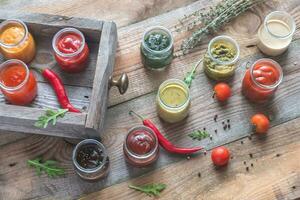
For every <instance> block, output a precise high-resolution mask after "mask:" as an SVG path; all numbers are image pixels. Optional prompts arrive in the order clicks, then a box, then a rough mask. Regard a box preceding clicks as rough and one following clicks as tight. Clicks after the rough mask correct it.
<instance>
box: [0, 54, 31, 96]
mask: <svg viewBox="0 0 300 200" xmlns="http://www.w3.org/2000/svg"><path fill="white" fill-rule="evenodd" d="M12 64H19V65H21V66H22V67H24V68H25V71H26V76H25V78H24V80H23V81H22V82H21V83H20V84H19V85H17V86H15V87H10V86H6V85H4V84H3V83H2V82H1V81H0V88H2V89H4V90H7V91H16V90H18V89H20V88H21V87H23V86H24V85H25V84H26V82H27V81H28V79H29V69H28V67H27V65H26V64H25V63H24V62H23V61H21V60H17V59H10V60H7V61H5V62H4V63H2V64H1V65H0V71H1V70H2V68H4V67H7V66H10V65H12Z"/></svg>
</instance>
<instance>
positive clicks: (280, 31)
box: [257, 11, 296, 56]
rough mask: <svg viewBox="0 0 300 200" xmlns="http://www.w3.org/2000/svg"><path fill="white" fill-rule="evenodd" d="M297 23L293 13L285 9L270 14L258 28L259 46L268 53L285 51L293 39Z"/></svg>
mask: <svg viewBox="0 0 300 200" xmlns="http://www.w3.org/2000/svg"><path fill="white" fill-rule="evenodd" d="M295 30H296V24H295V21H294V19H293V18H292V16H291V15H289V14H288V13H286V12H283V11H274V12H271V13H270V14H268V15H267V16H266V18H265V20H264V23H263V24H262V25H261V27H260V28H259V30H258V39H259V42H258V45H257V46H258V48H259V49H260V50H261V51H262V52H263V53H264V54H266V55H269V56H278V55H280V54H282V53H284V52H285V51H286V50H287V48H288V46H289V44H290V43H291V41H292V37H293V34H294V33H295Z"/></svg>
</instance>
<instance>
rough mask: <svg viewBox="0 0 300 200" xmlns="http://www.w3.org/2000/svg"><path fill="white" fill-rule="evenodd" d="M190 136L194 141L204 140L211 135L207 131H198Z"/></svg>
mask: <svg viewBox="0 0 300 200" xmlns="http://www.w3.org/2000/svg"><path fill="white" fill-rule="evenodd" d="M188 136H189V137H190V138H192V139H193V140H202V139H204V138H207V137H209V136H210V134H209V133H208V132H207V131H202V130H196V131H193V132H191V133H190V134H188Z"/></svg>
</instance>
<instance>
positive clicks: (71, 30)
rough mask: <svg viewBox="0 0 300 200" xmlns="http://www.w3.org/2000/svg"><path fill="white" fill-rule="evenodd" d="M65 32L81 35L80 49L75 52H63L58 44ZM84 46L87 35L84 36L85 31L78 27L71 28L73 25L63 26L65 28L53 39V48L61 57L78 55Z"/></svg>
mask: <svg viewBox="0 0 300 200" xmlns="http://www.w3.org/2000/svg"><path fill="white" fill-rule="evenodd" d="M65 33H76V34H78V35H79V36H80V38H81V41H82V42H81V46H80V47H79V49H78V50H77V51H75V52H73V53H63V52H61V51H60V50H59V49H58V48H57V45H56V44H57V42H58V39H59V38H60V36H62V35H63V34H65ZM84 46H85V37H84V35H83V33H82V32H81V31H79V30H78V29H76V28H71V27H68V28H63V29H61V30H59V31H58V32H57V33H56V34H55V35H54V37H53V39H52V48H53V50H54V52H55V53H56V54H58V55H59V56H61V57H74V56H77V55H78V54H80V53H81V52H82V51H83V49H84Z"/></svg>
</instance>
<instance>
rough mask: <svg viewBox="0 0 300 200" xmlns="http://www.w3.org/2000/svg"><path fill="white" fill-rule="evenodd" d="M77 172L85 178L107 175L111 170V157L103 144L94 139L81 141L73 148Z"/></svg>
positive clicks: (99, 177) (98, 177) (95, 178)
mask: <svg viewBox="0 0 300 200" xmlns="http://www.w3.org/2000/svg"><path fill="white" fill-rule="evenodd" d="M72 160H73V164H74V167H75V171H76V173H77V174H78V175H79V176H80V177H81V178H83V179H85V180H97V179H101V178H103V177H105V176H106V175H107V174H108V171H109V158H108V156H107V152H106V149H105V147H104V146H103V144H101V143H100V142H98V141H97V140H94V139H86V140H83V141H81V142H79V143H78V144H77V145H76V147H75V149H74V150H73V156H72Z"/></svg>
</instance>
